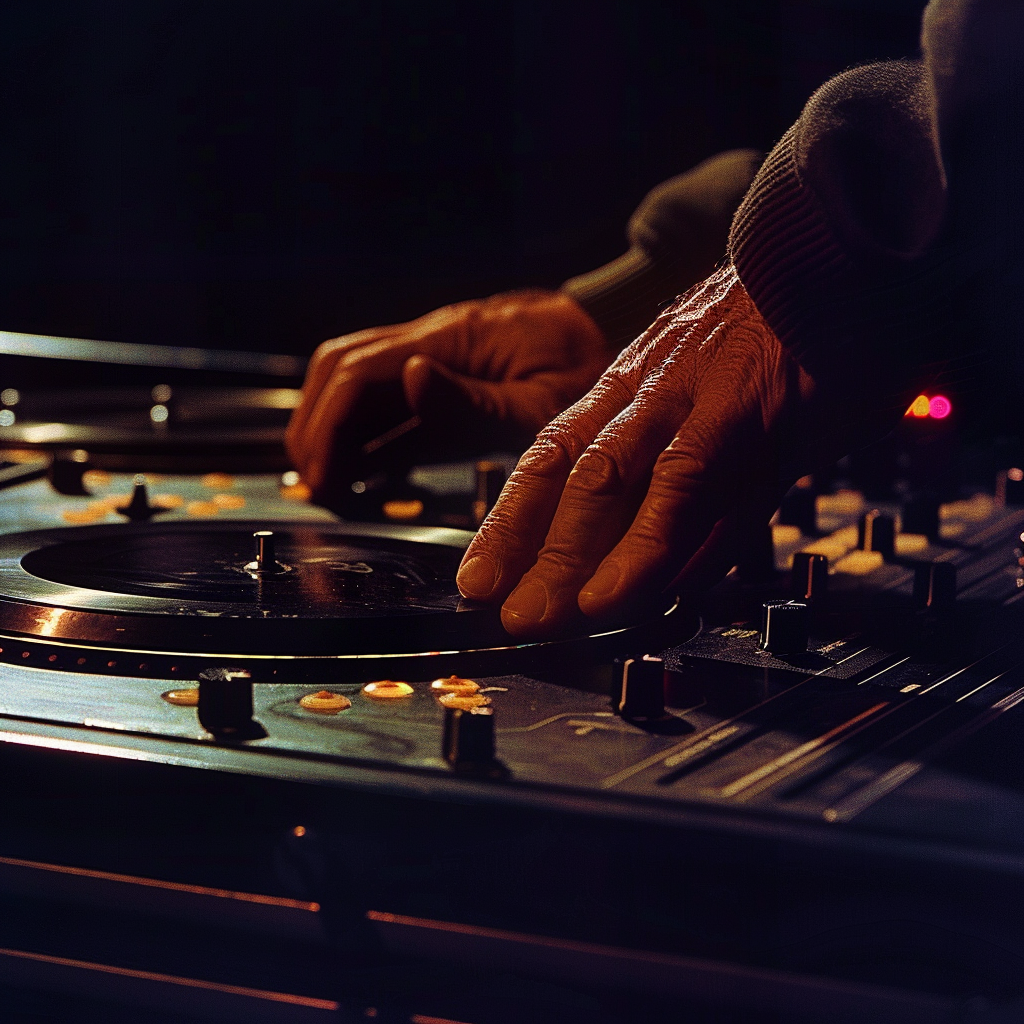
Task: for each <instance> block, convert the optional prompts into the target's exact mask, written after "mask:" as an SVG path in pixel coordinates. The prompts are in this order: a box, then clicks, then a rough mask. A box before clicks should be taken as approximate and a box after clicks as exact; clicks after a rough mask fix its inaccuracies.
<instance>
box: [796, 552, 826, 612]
mask: <svg viewBox="0 0 1024 1024" xmlns="http://www.w3.org/2000/svg"><path fill="white" fill-rule="evenodd" d="M827 591H828V559H827V558H826V557H825V556H824V555H815V554H811V552H809V551H798V552H797V553H796V554H795V555H794V556H793V575H792V594H793V597H794V598H796V600H797V601H808V602H809V601H820V600H821V599H822V598H823V597H824V596H825V594H826V592H827Z"/></svg>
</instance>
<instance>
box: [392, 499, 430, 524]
mask: <svg viewBox="0 0 1024 1024" xmlns="http://www.w3.org/2000/svg"><path fill="white" fill-rule="evenodd" d="M383 512H384V515H385V517H386V518H388V519H391V520H394V521H395V522H399V523H406V522H410V521H411V520H413V519H419V517H420V516H421V515H423V502H422V501H420V500H419V498H413V499H411V500H409V501H398V500H396V501H385V502H384V505H383Z"/></svg>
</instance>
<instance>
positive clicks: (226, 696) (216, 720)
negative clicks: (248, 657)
mask: <svg viewBox="0 0 1024 1024" xmlns="http://www.w3.org/2000/svg"><path fill="white" fill-rule="evenodd" d="M198 712H199V722H200V724H201V725H202V727H203V728H204V729H206V730H207V732H211V733H213V735H214V737H215V738H216V739H218V740H221V741H222V742H225V743H233V742H237V741H240V740H258V739H262V738H263V737H264V736H266V735H267V731H266V729H264V728H263V726H262V725H260V723H259V722H257V721H256V720H255V719H254V718H253V717H252V676H251V675H250V674H249V673H248V672H247V671H246V670H245V669H241V668H207V669H203V671H202V672H200V673H199V708H198Z"/></svg>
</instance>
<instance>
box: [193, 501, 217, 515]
mask: <svg viewBox="0 0 1024 1024" xmlns="http://www.w3.org/2000/svg"><path fill="white" fill-rule="evenodd" d="M185 511H186V512H187V513H188V514H189V515H190V516H215V515H217V513H218V512H220V505H218V504H216V503H215V502H212V501H190V502H189V503H188V504H187V505H186V506H185Z"/></svg>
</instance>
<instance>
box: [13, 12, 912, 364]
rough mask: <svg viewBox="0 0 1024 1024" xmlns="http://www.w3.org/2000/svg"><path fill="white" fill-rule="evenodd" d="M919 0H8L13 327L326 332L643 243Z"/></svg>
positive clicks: (286, 340) (173, 339)
mask: <svg viewBox="0 0 1024 1024" xmlns="http://www.w3.org/2000/svg"><path fill="white" fill-rule="evenodd" d="M922 7H923V0H763V2H750V0H736V2H731V0H675V2H669V0H663V2H652V3H637V2H629V0H622V2H610V0H497V2H481V0H431V2H429V3H424V2H423V0H357V2H344V0H288V2H286V3H285V2H281V3H270V2H268V0H258V2H252V3H244V2H236V0H77V2H71V3H46V2H33V3H27V2H21V3H17V2H16V3H6V4H3V5H2V6H0V328H2V329H6V330H17V331H29V332H35V333H47V334H58V335H72V336H79V337H91V338H104V339H112V340H118V341H139V342H155V343H165V344H180V345H204V346H218V347H231V348H249V349H261V350H271V351H274V350H277V351H289V352H296V353H307V352H309V351H311V350H312V348H313V347H314V346H315V345H316V344H317V343H318V342H319V341H321V340H323V339H324V338H326V337H330V336H333V335H337V334H340V333H344V332H346V331H350V330H353V329H357V328H359V327H365V326H368V325H371V324H374V323H381V322H389V321H395V320H399V319H405V318H408V317H411V316H414V315H416V314H418V313H421V312H424V311H426V310H427V309H429V308H432V307H433V306H436V305H438V304H440V303H443V302H446V301H453V300H456V299H460V298H466V297H469V296H473V295H484V294H488V293H489V292H492V291H495V290H498V289H503V288H510V287H515V286H519V285H528V284H535V285H549V286H554V285H557V284H558V283H559V282H560V281H562V280H563V279H564V278H566V277H568V276H570V275H572V274H574V273H579V272H581V271H583V270H587V269H590V268H592V267H594V266H596V265H598V264H600V263H602V262H604V261H606V260H608V259H611V258H613V257H614V256H616V255H618V253H619V252H621V251H622V249H623V227H624V224H625V221H626V219H627V217H628V215H629V213H630V212H631V210H632V209H633V207H634V206H635V205H636V203H637V202H638V201H639V199H640V198H641V197H642V196H643V195H644V193H645V192H646V191H647V189H649V188H650V187H651V186H652V185H654V184H656V183H657V182H659V181H661V180H663V179H664V178H666V177H669V176H670V175H672V174H675V173H678V172H679V171H681V170H684V169H685V168H686V167H688V166H690V165H692V164H693V163H695V162H697V161H699V160H701V159H703V158H705V157H707V156H709V155H711V154H713V153H715V152H717V151H719V150H722V149H725V148H730V147H734V146H748V145H752V146H757V147H760V148H767V147H770V146H771V144H772V143H773V142H774V140H775V139H777V138H778V137H779V135H781V133H782V132H783V131H784V130H785V129H786V127H788V125H789V124H790V123H791V122H792V121H793V119H794V118H795V117H796V115H797V114H798V113H799V111H800V108H801V106H802V104H803V102H804V100H805V99H806V98H807V96H808V95H809V94H810V92H811V91H813V89H814V88H815V87H816V86H817V85H819V84H820V83H821V82H822V81H824V80H825V79H826V78H828V77H829V76H830V75H832V74H834V73H836V72H837V71H840V70H842V69H843V68H845V67H848V66H850V65H852V64H856V63H863V62H865V61H869V60H873V59H879V58H886V57H891V56H901V55H907V54H913V53H915V52H916V49H917V34H918V24H919V17H920V10H921V8H922Z"/></svg>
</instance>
